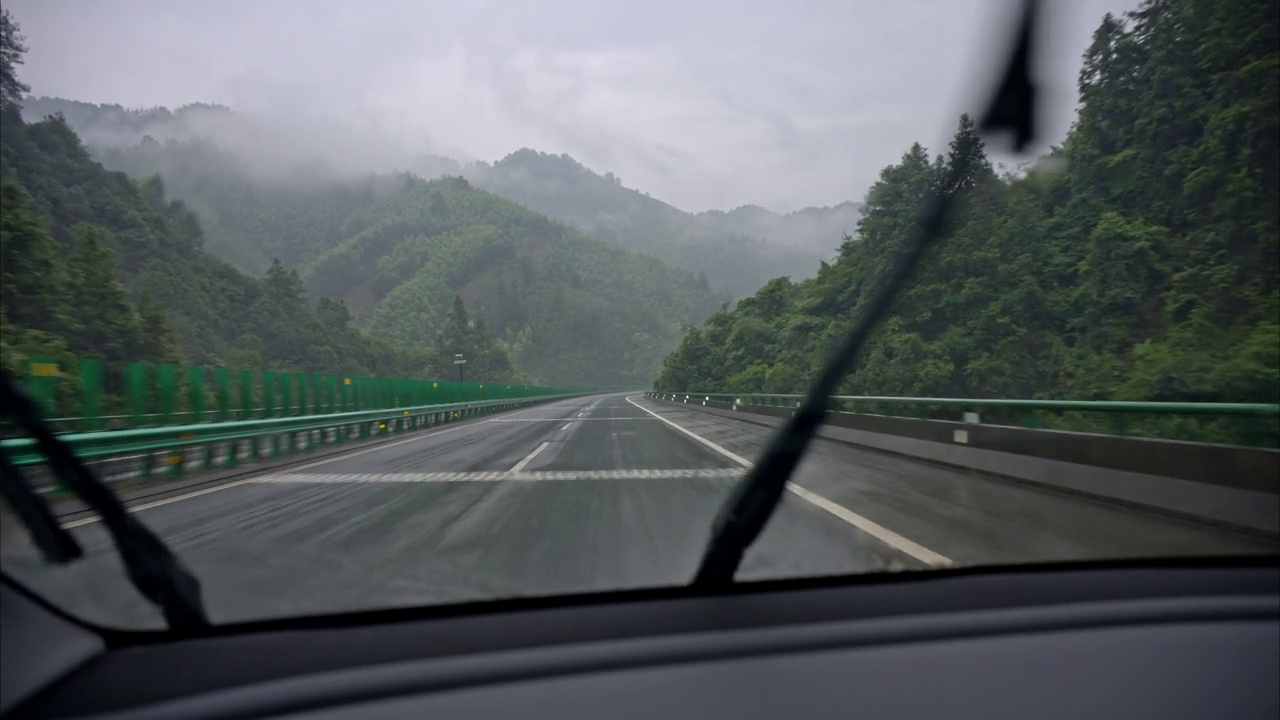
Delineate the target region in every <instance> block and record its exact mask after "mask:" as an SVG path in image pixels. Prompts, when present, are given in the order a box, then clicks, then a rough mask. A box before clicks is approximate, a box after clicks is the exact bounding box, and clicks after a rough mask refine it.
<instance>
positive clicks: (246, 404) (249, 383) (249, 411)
mask: <svg viewBox="0 0 1280 720" xmlns="http://www.w3.org/2000/svg"><path fill="white" fill-rule="evenodd" d="M255 414H256V413H255V411H254V407H253V371H252V370H241V371H240V419H241V420H252V419H253V417H254V416H255Z"/></svg>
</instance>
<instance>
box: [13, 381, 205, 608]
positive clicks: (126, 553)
mask: <svg viewBox="0 0 1280 720" xmlns="http://www.w3.org/2000/svg"><path fill="white" fill-rule="evenodd" d="M0 408H3V409H4V413H5V414H6V415H8V416H10V417H12V418H13V419H14V421H15V422H16V423H17V424H18V425H19V426H20V427H21V428H22V429H23V430H25V431H26V432H27V434H28V435H29V436H30V437H31V438H33V439H34V440H35V441H36V445H37V447H39V448H40V451H41V452H43V453H44V455H45V457H47V458H48V460H49V465H50V466H51V467H52V468H53V471H54V473H55V475H56V476H57V478H58V479H59V480H61V481H62V483H63V484H65V485H66V486H67V488H68V489H70V490H71V491H72V492H74V493H75V494H76V496H77V497H79V498H80V500H81V501H83V502H84V504H85V505H87V506H88V507H89V508H90V509H91V510H93V511H94V512H96V513H97V514H98V516H99V517H100V518H101V521H102V524H103V526H104V527H106V529H107V532H108V533H109V534H110V535H111V540H112V542H113V543H114V544H115V546H116V551H117V552H119V553H120V559H121V561H122V562H123V563H124V566H125V570H126V572H127V573H128V575H129V580H130V581H131V582H132V583H133V586H134V587H135V588H137V589H138V592H140V593H141V594H142V596H143V597H145V598H146V599H147V600H149V601H150V602H151V603H152V604H153V605H155V606H156V607H157V608H159V609H160V611H161V613H162V614H163V615H164V618H165V621H166V622H167V623H168V625H169V627H170V628H174V629H178V628H194V627H203V626H206V625H208V624H209V621H208V618H207V616H206V614H205V610H204V603H203V602H202V601H201V598H200V582H199V581H198V580H197V579H196V577H195V575H193V574H192V573H191V571H189V570H188V569H187V568H186V567H184V566H183V565H182V562H181V561H180V560H178V557H177V556H176V555H174V554H173V552H172V551H171V550H170V549H169V548H168V546H166V545H165V544H164V542H163V541H162V540H161V539H160V538H159V537H158V536H157V535H156V534H155V533H153V532H151V530H150V529H148V528H147V527H146V526H145V525H143V524H142V523H141V522H139V521H138V519H137V518H135V517H134V516H133V515H131V514H129V511H128V509H127V508H125V506H124V504H123V503H122V502H120V499H119V498H118V497H116V495H115V493H114V492H112V491H111V489H110V488H109V487H107V486H106V485H105V484H103V482H102V481H101V480H99V479H98V478H97V477H96V476H95V475H94V474H93V473H92V472H91V471H90V470H89V468H87V467H85V465H84V463H82V462H80V459H79V458H77V457H76V456H75V453H73V452H72V451H71V448H70V447H68V446H67V444H66V443H64V442H62V441H61V440H59V439H58V437H57V436H56V435H55V434H54V433H53V431H52V430H50V429H49V426H48V424H47V423H45V422H44V420H43V419H42V418H41V413H40V411H39V409H38V408H37V407H36V404H35V402H34V401H33V400H32V399H31V397H30V396H28V395H27V394H26V393H25V392H24V391H23V390H22V389H21V388H19V387H18V384H17V383H16V382H15V381H14V380H13V378H12V377H11V376H10V375H9V373H8V372H7V371H0ZM3 455H4V451H3V450H0V458H2V459H0V470H3V478H0V481H2V482H0V484H2V485H3V486H4V496H5V498H6V499H7V500H9V501H10V503H11V504H12V505H13V507H14V512H15V513H16V514H17V515H18V517H19V519H20V520H21V521H22V522H23V524H24V525H25V526H26V527H27V528H28V531H29V532H30V533H31V535H32V538H33V539H34V542H36V543H37V545H38V546H39V547H40V549H41V551H42V552H43V553H44V554H45V557H47V558H50V559H52V560H55V561H61V562H66V561H68V560H70V559H73V558H75V557H79V556H80V555H81V551H80V548H79V546H78V545H76V543H75V540H74V539H73V538H72V537H71V536H70V534H69V533H67V531H66V530H65V529H63V528H62V527H61V526H59V525H58V522H57V520H56V519H54V518H53V515H52V513H51V512H50V511H49V508H48V507H47V506H46V505H45V504H44V502H43V500H41V499H40V498H39V496H38V495H37V494H36V493H35V492H34V491H32V490H31V488H30V486H29V485H28V484H27V482H26V480H25V478H24V477H23V476H22V474H21V473H20V472H19V471H18V469H17V468H16V467H14V465H13V464H12V463H11V462H9V459H8V458H7V457H3Z"/></svg>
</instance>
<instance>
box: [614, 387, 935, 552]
mask: <svg viewBox="0 0 1280 720" xmlns="http://www.w3.org/2000/svg"><path fill="white" fill-rule="evenodd" d="M627 402H629V403H631V404H632V405H635V406H636V407H638V408H640V409H641V410H644V411H645V412H647V413H649V414H650V415H652V416H654V417H656V418H658V419H659V420H661V421H662V422H664V423H666V424H668V425H670V426H671V427H673V428H675V429H676V430H679V431H680V432H682V433H684V434H685V435H688V436H689V437H691V438H693V439H694V440H697V441H698V442H700V443H702V444H703V445H706V446H707V447H709V448H711V449H712V450H715V451H716V452H718V453H720V454H721V455H724V456H725V457H727V458H729V459H730V460H733V461H734V462H736V463H738V464H740V465H743V466H746V467H750V466H751V463H749V462H747V461H746V460H745V459H743V458H742V456H740V455H735V454H734V453H732V452H729V451H728V450H725V449H724V448H722V447H720V446H719V445H717V444H715V443H713V442H711V441H710V440H708V439H706V438H704V437H702V436H700V435H697V434H695V433H694V432H693V431H691V430H686V429H685V428H683V427H681V426H679V425H677V424H675V423H674V422H672V421H670V420H668V419H667V418H664V417H662V416H661V415H659V414H657V413H655V412H653V411H652V410H650V409H649V408H647V407H645V406H643V405H641V404H639V403H637V402H636V401H634V400H632V399H631V398H630V397H628V398H627ZM787 489H788V490H790V491H791V492H792V493H793V494H795V495H796V496H797V497H799V498H801V499H803V500H806V501H807V502H809V503H811V504H812V505H814V506H815V507H818V508H820V509H822V510H825V511H827V512H829V513H831V514H832V515H834V516H836V517H838V518H840V519H841V520H843V521H845V522H847V523H849V524H850V525H852V526H854V527H856V528H858V529H859V530H861V531H863V532H865V533H866V534H868V535H870V536H871V537H874V538H875V539H877V540H879V541H880V542H882V543H884V544H885V545H888V546H889V547H891V548H893V549H894V550H897V551H899V552H902V553H905V554H907V555H910V556H911V557H913V558H915V559H917V560H919V561H920V562H923V563H925V564H926V565H931V566H934V567H939V566H944V567H945V566H949V565H951V560H950V559H949V558H947V557H945V556H943V555H941V554H939V553H936V552H934V551H932V550H930V549H929V548H927V547H925V546H923V545H921V544H919V543H917V542H915V541H914V540H909V539H907V538H905V537H903V536H901V535H899V534H898V533H896V532H894V531H892V530H890V529H888V528H886V527H885V526H883V525H881V524H879V523H877V522H875V521H873V520H870V519H868V518H865V517H863V516H861V515H859V514H858V513H855V512H854V511H852V510H850V509H849V508H846V507H844V506H843V505H840V504H838V503H835V502H832V501H831V500H829V499H827V498H825V497H823V496H821V495H819V494H817V493H815V492H812V491H810V490H806V489H804V488H802V487H800V486H799V485H796V484H795V483H793V482H788V483H787Z"/></svg>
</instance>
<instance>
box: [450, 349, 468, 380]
mask: <svg viewBox="0 0 1280 720" xmlns="http://www.w3.org/2000/svg"><path fill="white" fill-rule="evenodd" d="M453 364H454V365H457V366H458V382H463V373H462V368H463V367H464V366H465V365H466V364H467V359H466V358H464V357H462V353H458V354H456V355H454V356H453Z"/></svg>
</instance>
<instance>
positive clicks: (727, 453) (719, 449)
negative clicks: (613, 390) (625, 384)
mask: <svg viewBox="0 0 1280 720" xmlns="http://www.w3.org/2000/svg"><path fill="white" fill-rule="evenodd" d="M627 402H629V403H631V404H632V405H635V406H636V407H638V408H640V409H641V410H643V411H645V412H647V413H649V414H650V415H652V416H654V417H655V418H657V419H659V420H661V421H662V422H664V423H666V424H667V425H670V426H671V427H673V428H675V429H676V430H678V431H680V432H682V433H684V434H685V435H688V436H689V437H691V438H693V439H694V440H696V441H697V442H700V443H702V444H703V445H706V446H707V447H709V448H711V449H712V450H715V451H716V452H718V453H720V454H721V455H723V456H725V457H727V458H729V459H730V460H732V461H734V462H736V463H738V464H739V465H741V466H742V467H751V464H752V463H751V461H750V460H748V459H746V458H744V457H742V456H741V455H737V454H734V453H732V452H730V451H728V450H726V449H724V448H722V447H720V446H719V445H717V444H715V443H713V442H711V441H710V440H708V439H706V438H704V437H702V436H701V435H698V434H697V433H695V432H693V431H692V430H686V429H684V428H683V427H680V426H679V425H677V424H675V423H673V422H671V421H670V420H668V419H666V418H664V417H662V416H661V415H659V414H658V413H656V412H654V411H652V410H650V409H649V408H647V407H645V406H643V405H641V404H640V403H638V402H636V401H635V400H632V399H631V398H629V397H628V398H627Z"/></svg>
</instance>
